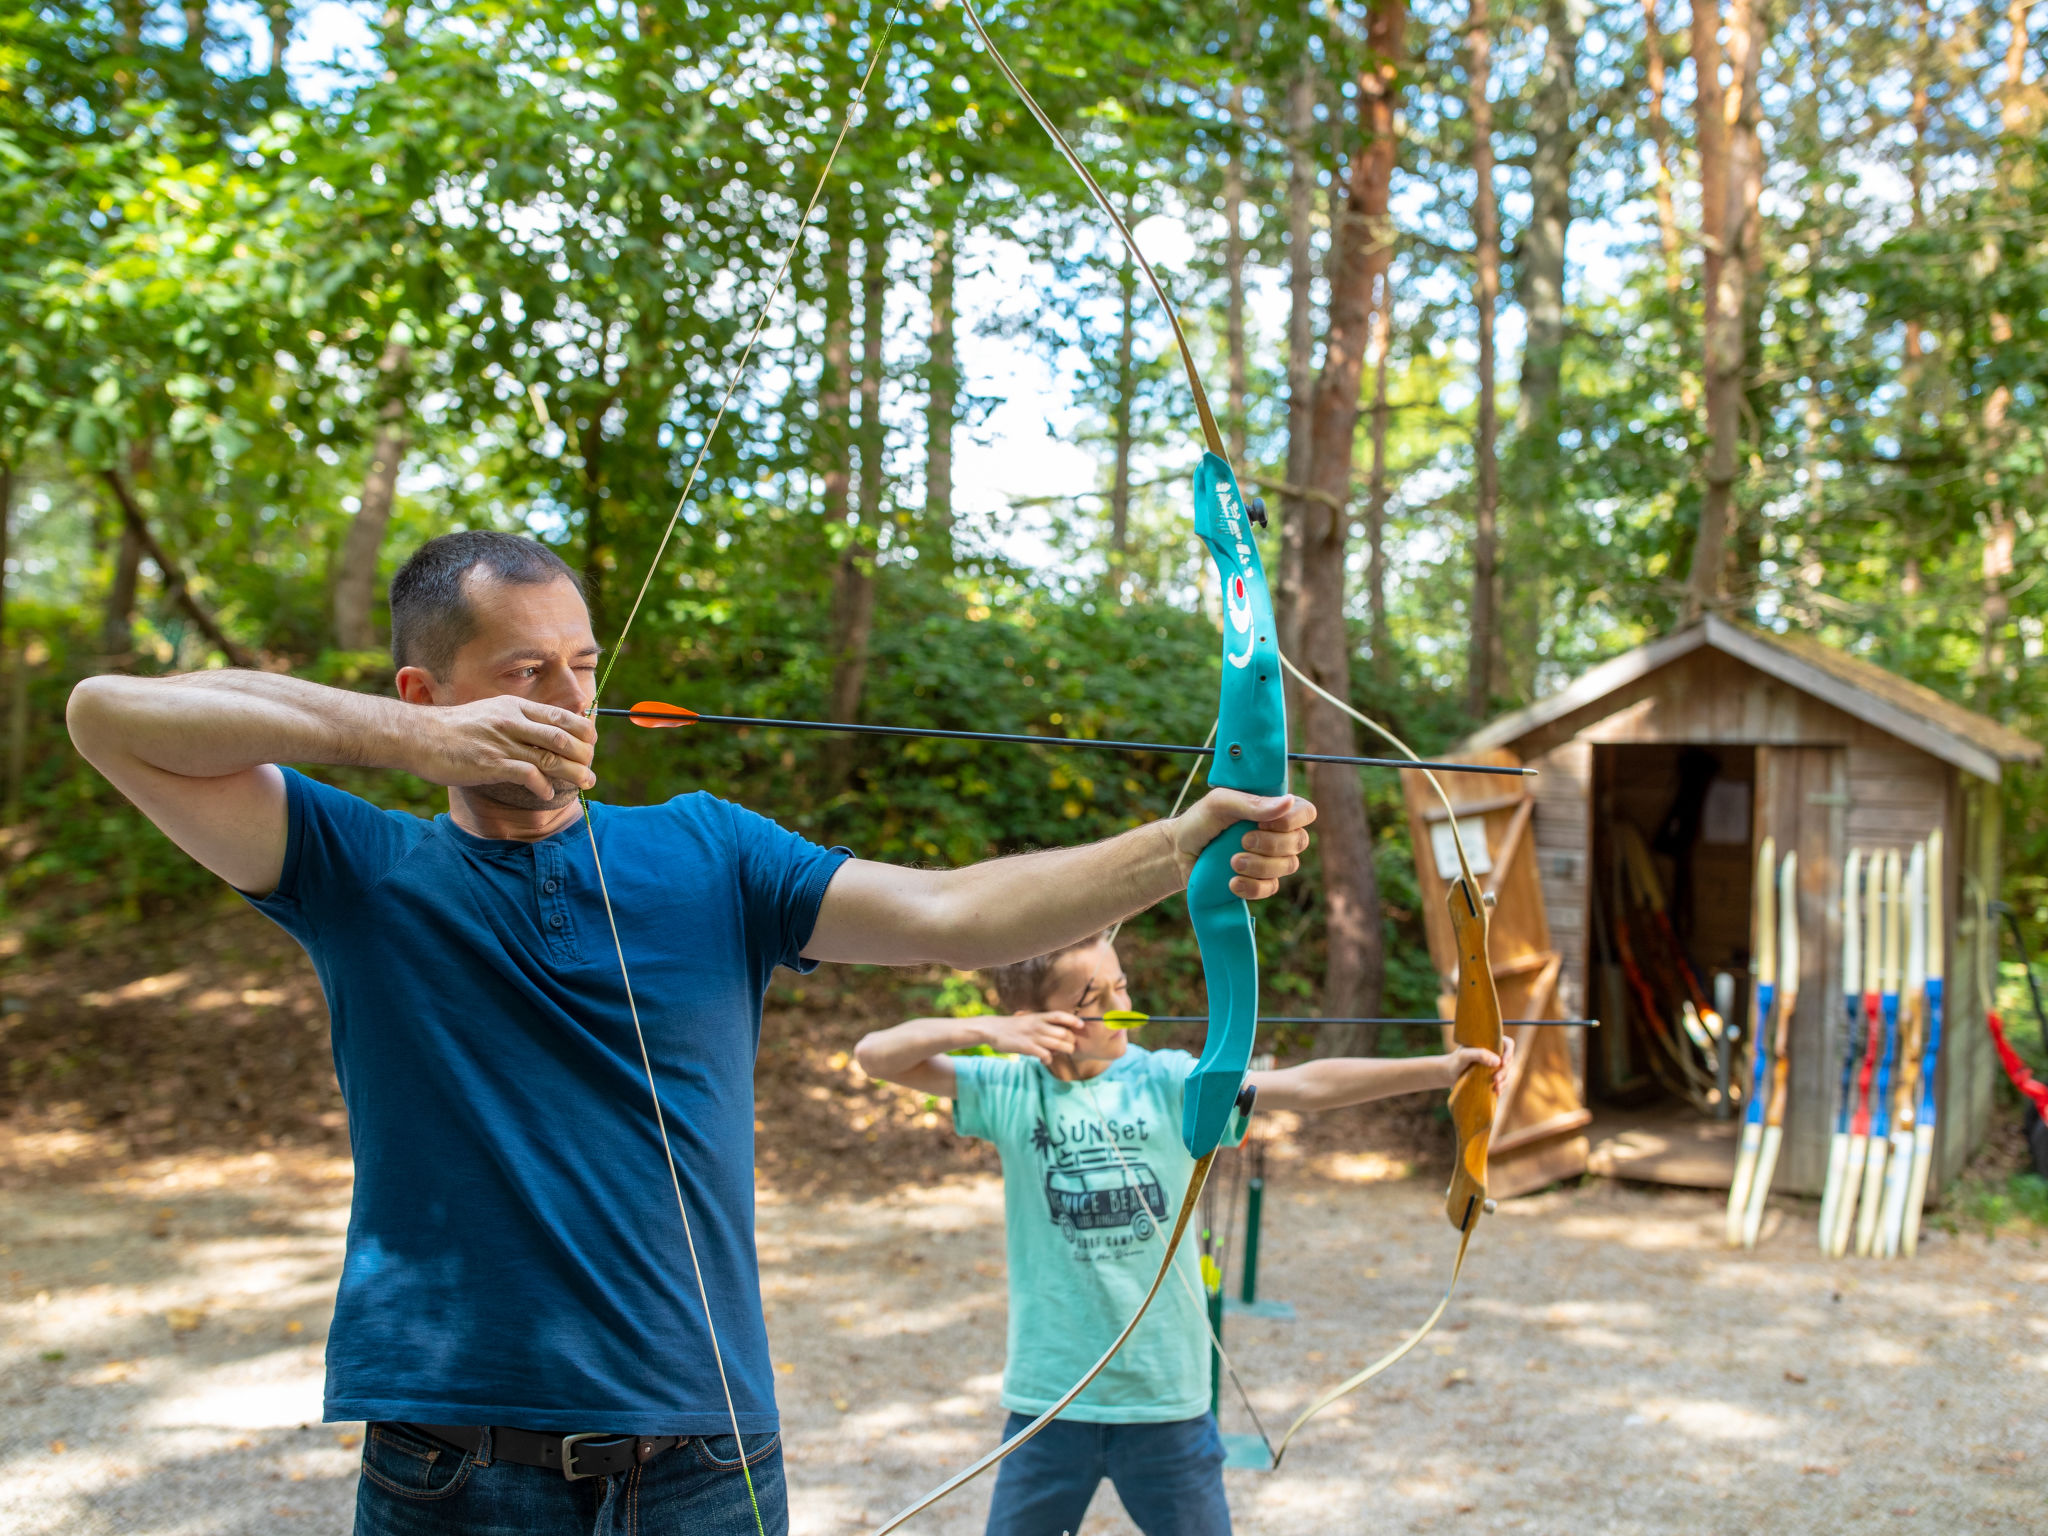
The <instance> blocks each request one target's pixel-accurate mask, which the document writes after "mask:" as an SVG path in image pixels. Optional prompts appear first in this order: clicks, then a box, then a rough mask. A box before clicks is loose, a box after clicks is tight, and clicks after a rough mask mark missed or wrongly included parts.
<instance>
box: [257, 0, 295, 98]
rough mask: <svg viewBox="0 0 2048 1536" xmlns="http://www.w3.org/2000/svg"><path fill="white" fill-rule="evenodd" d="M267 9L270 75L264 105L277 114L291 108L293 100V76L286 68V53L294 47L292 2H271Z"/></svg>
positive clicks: (289, 0) (272, 0)
mask: <svg viewBox="0 0 2048 1536" xmlns="http://www.w3.org/2000/svg"><path fill="white" fill-rule="evenodd" d="M265 9H266V11H267V12H268V14H269V17H270V73H269V75H268V77H267V80H266V90H267V92H268V94H267V95H266V96H265V98H264V104H265V105H266V106H268V107H269V108H270V110H271V111H273V112H275V111H276V110H277V109H278V108H280V107H288V106H290V105H291V100H292V85H291V76H290V75H289V74H288V73H287V72H286V70H285V67H284V58H285V52H286V50H287V49H289V48H290V47H291V45H292V6H291V0H270V3H269V5H268V6H267V7H265Z"/></svg>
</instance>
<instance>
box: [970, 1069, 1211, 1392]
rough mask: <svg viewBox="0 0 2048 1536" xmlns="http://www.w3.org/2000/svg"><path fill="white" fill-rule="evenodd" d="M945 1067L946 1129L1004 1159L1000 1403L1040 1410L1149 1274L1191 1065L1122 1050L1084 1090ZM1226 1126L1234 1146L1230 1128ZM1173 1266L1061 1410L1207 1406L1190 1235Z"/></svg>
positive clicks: (1178, 1164)
mask: <svg viewBox="0 0 2048 1536" xmlns="http://www.w3.org/2000/svg"><path fill="white" fill-rule="evenodd" d="M952 1065H953V1070H954V1073H955V1075H956V1076H957V1078H958V1080H959V1087H958V1089H957V1090H956V1092H955V1094H954V1104H953V1125H954V1128H955V1129H956V1130H958V1131H959V1132H960V1134H961V1135H963V1136H978V1137H980V1138H981V1139H982V1140H984V1141H989V1142H993V1143H994V1144H995V1147H996V1150H997V1151H998V1152H1000V1153H1001V1154H1002V1159H1003V1210H1004V1219H1005V1222H1006V1224H1007V1230H1008V1243H1009V1268H1010V1337H1009V1360H1008V1363H1007V1364H1006V1365H1005V1366H1004V1368H1003V1406H1004V1407H1005V1408H1007V1409H1009V1410H1010V1411H1011V1412H1013V1413H1030V1414H1037V1413H1043V1412H1044V1411H1045V1410H1046V1409H1047V1408H1050V1407H1051V1406H1052V1405H1053V1404H1054V1403H1055V1402H1057V1401H1058V1400H1059V1397H1060V1394H1061V1393H1063V1392H1065V1391H1066V1390H1067V1389H1068V1388H1069V1387H1071V1386H1073V1384H1074V1383H1075V1382H1077V1381H1079V1380H1080V1379H1081V1377H1082V1376H1083V1375H1085V1374H1086V1373H1087V1370H1088V1367H1090V1366H1091V1365H1093V1364H1094V1363H1095V1362H1096V1361H1097V1360H1099V1359H1101V1358H1102V1352H1103V1351H1104V1350H1106V1349H1108V1348H1109V1346H1110V1345H1111V1344H1112V1343H1113V1342H1114V1341H1115V1339H1116V1336H1117V1334H1118V1333H1119V1332H1121V1331H1122V1329H1123V1326H1124V1324H1125V1323H1127V1322H1129V1321H1130V1318H1131V1314H1132V1313H1134V1312H1136V1311H1137V1310H1138V1303H1139V1302H1141V1301H1143V1300H1144V1299H1145V1291H1146V1288H1147V1287H1149V1286H1150V1285H1151V1284H1152V1277H1153V1276H1154V1275H1156V1274H1157V1273H1158V1272H1159V1261H1160V1259H1161V1257H1162V1256H1163V1255H1164V1254H1165V1252H1166V1240H1167V1238H1168V1237H1169V1236H1170V1235H1171V1232H1172V1227H1173V1219H1174V1217H1175V1215H1176V1214H1178V1212H1179V1211H1180V1203H1181V1201H1182V1199H1183V1198H1185V1196H1186V1195H1187V1188H1188V1180H1189V1178H1190V1177H1191V1176H1192V1175H1193V1173H1194V1168H1195V1160H1194V1159H1193V1158H1191V1157H1189V1156H1188V1150H1187V1148H1186V1147H1184V1146H1182V1145H1181V1139H1180V1115H1181V1110H1180V1106H1181V1091H1182V1088H1183V1086H1184V1085H1185V1084H1186V1082H1187V1077H1188V1073H1189V1072H1191V1071H1192V1070H1194V1065H1195V1060H1194V1058H1193V1057H1192V1056H1190V1055H1188V1053H1187V1052H1186V1051H1148V1050H1145V1049H1144V1048H1142V1047H1140V1046H1136V1045H1133V1046H1131V1047H1130V1048H1129V1049H1127V1050H1126V1051H1125V1052H1124V1054H1123V1055H1122V1056H1120V1057H1118V1058H1117V1060H1116V1061H1115V1062H1114V1063H1113V1064H1112V1065H1111V1066H1110V1069H1109V1070H1108V1071H1107V1072H1104V1073H1102V1074H1101V1075H1100V1076H1098V1077H1094V1078H1091V1079H1089V1080H1088V1081H1087V1082H1085V1083H1064V1082H1061V1081H1060V1080H1059V1079H1058V1078H1056V1077H1054V1076H1053V1075H1052V1074H1051V1073H1050V1072H1048V1071H1047V1070H1046V1069H1045V1068H1044V1067H1043V1066H1041V1065H1040V1064H1039V1063H1038V1062H1036V1061H1033V1060H1032V1059H1031V1058H1030V1057H1028V1056H1027V1057H1019V1058H1017V1059H1015V1060H1011V1059H1006V1058H1004V1057H1000V1056H960V1057H955V1058H953V1061H952ZM1091 1098H1092V1099H1093V1101H1094V1102H1093V1103H1092V1104H1091V1103H1090V1099H1091ZM1231 1131H1232V1139H1233V1140H1235V1139H1237V1138H1238V1137H1241V1136H1242V1135H1243V1134H1244V1124H1243V1121H1242V1120H1241V1119H1234V1120H1233V1123H1232V1126H1231ZM1112 1135H1114V1137H1115V1150H1112V1148H1111V1140H1110V1138H1111V1136H1112ZM1119 1153H1121V1154H1122V1161H1119V1160H1118V1154H1119ZM1173 1267H1174V1269H1175V1271H1176V1272H1177V1273H1175V1274H1170V1275H1168V1276H1167V1277H1166V1282H1165V1284H1164V1285H1162V1286H1161V1287H1160V1289H1159V1295H1158V1296H1157V1298H1155V1299H1154V1301H1153V1303H1152V1307H1151V1310H1150V1311H1148V1312H1147V1313H1146V1314H1145V1318H1144V1321H1143V1322H1141V1323H1139V1324H1138V1331H1137V1332H1136V1333H1134V1334H1132V1335H1131V1340H1130V1342H1129V1343H1128V1344H1126V1345H1124V1347H1123V1348H1122V1349H1121V1350H1119V1351H1118V1352H1117V1356H1116V1358H1115V1359H1114V1360H1112V1361H1110V1363H1109V1365H1108V1366H1107V1367H1106V1368H1105V1369H1104V1370H1103V1372H1102V1374H1101V1375H1100V1376H1098V1377H1096V1378H1095V1380H1094V1381H1092V1382H1091V1383H1089V1386H1088V1390H1087V1391H1085V1392H1083V1393H1082V1394H1081V1395H1080V1396H1079V1397H1078V1398H1076V1399H1075V1400H1074V1403H1073V1406H1072V1407H1070V1408H1068V1409H1067V1411H1066V1414H1065V1417H1067V1418H1069V1419H1077V1420H1080V1421H1082V1422H1085V1423H1090V1424H1165V1423H1172V1422H1174V1421H1176V1420H1179V1419H1192V1418H1196V1417H1198V1416H1200V1415H1201V1414H1204V1413H1207V1412H1208V1411H1209V1353H1210V1351H1209V1331H1208V1327H1207V1325H1206V1323H1205V1322H1204V1320H1203V1316H1202V1307H1201V1303H1200V1301H1199V1299H1198V1298H1199V1297H1200V1296H1201V1294H1202V1281H1201V1261H1200V1258H1199V1256H1198V1253H1197V1247H1196V1244H1195V1241H1194V1239H1193V1237H1192V1236H1190V1237H1184V1238H1183V1239H1182V1240H1181V1246H1180V1250H1179V1251H1178V1252H1177V1253H1176V1254H1175V1255H1174V1259H1173ZM1183 1278H1184V1279H1185V1282H1186V1283H1185V1284H1183V1283H1182V1281H1183Z"/></svg>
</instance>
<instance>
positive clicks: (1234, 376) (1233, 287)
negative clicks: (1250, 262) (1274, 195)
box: [1223, 80, 1248, 465]
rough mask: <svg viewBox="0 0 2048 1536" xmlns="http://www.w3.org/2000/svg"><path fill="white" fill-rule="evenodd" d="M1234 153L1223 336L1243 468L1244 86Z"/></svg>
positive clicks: (1235, 458)
mask: <svg viewBox="0 0 2048 1536" xmlns="http://www.w3.org/2000/svg"><path fill="white" fill-rule="evenodd" d="M1229 112H1230V126H1231V136H1230V153H1229V154H1228V155H1227V156H1225V157H1224V161H1223V296H1224V312H1223V335H1224V349H1225V353H1226V357H1227V361H1228V366H1229V385H1228V387H1229V393H1230V400H1229V404H1228V408H1227V409H1228V414H1229V420H1228V421H1227V422H1226V423H1225V430H1226V431H1227V432H1228V433H1229V434H1230V462H1231V463H1232V464H1235V465H1241V464H1243V463H1244V444H1245V414H1244V413H1245V387H1246V377H1247V373H1248V368H1247V364H1246V359H1245V341H1244V263H1245V238H1244V147H1243V144H1242V143H1241V141H1240V139H1239V137H1238V136H1239V135H1240V134H1241V133H1242V132H1243V131H1244V82H1243V81H1241V80H1234V81H1232V82H1231V86H1230V103H1229Z"/></svg>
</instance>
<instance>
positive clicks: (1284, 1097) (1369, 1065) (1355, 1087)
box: [1244, 1040, 1515, 1110]
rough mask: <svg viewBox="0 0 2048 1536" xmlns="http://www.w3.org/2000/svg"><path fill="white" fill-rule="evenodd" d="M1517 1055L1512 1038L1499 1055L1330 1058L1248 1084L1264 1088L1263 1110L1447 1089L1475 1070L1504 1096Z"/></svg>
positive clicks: (1463, 1052) (1468, 1051) (1338, 1105)
mask: <svg viewBox="0 0 2048 1536" xmlns="http://www.w3.org/2000/svg"><path fill="white" fill-rule="evenodd" d="M1514 1054H1515V1042H1514V1041H1513V1040H1508V1041H1507V1042H1506V1050H1505V1052H1504V1053H1503V1054H1502V1055H1499V1056H1496V1055H1494V1054H1493V1052H1491V1051H1483V1050H1481V1049H1479V1047H1477V1046H1474V1045H1466V1046H1460V1047H1459V1048H1458V1049H1457V1050H1455V1051H1450V1052H1447V1053H1446V1054H1444V1055H1442V1056H1400V1057H1388V1056H1326V1057H1324V1058H1323V1059H1322V1060H1320V1061H1305V1062H1303V1063H1302V1064H1301V1065H1300V1066H1298V1067H1283V1068H1282V1069H1280V1070H1279V1071H1277V1072H1248V1073H1246V1074H1245V1079H1244V1080H1245V1081H1246V1082H1247V1083H1251V1084H1253V1085H1255V1086H1256V1087H1257V1088H1258V1090H1259V1097H1258V1108H1260V1109H1298V1110H1317V1109H1342V1108H1343V1107H1344V1106H1345V1105H1347V1104H1365V1103H1369V1102H1371V1101H1372V1100H1374V1099H1391V1098H1395V1097H1398V1096H1399V1095H1401V1094H1404V1093H1427V1092H1430V1091H1431V1090H1437V1091H1442V1090H1447V1089H1449V1088H1450V1086H1451V1085H1452V1084H1453V1083H1455V1082H1457V1080H1458V1079H1459V1078H1460V1077H1463V1076H1464V1075H1465V1070H1466V1068H1468V1067H1473V1066H1488V1067H1491V1068H1492V1069H1493V1087H1494V1091H1495V1092H1496V1093H1498V1092H1499V1091H1500V1090H1501V1088H1502V1087H1503V1086H1504V1085H1505V1083H1506V1078H1507V1070H1508V1068H1507V1064H1508V1061H1509V1060H1510V1059H1511V1058H1512V1057H1513V1056H1514Z"/></svg>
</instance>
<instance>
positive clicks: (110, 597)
mask: <svg viewBox="0 0 2048 1536" xmlns="http://www.w3.org/2000/svg"><path fill="white" fill-rule="evenodd" d="M141 580H142V537H141V535H140V534H138V533H137V532H136V531H135V527H134V525H133V524H132V523H130V522H129V521H127V520H126V519H123V521H122V523H121V539H120V543H119V544H118V545H117V546H116V548H115V550H114V579H113V580H112V581H110V582H109V583H108V584H107V606H106V611H105V615H104V617H102V618H101V620H100V654H101V655H102V656H104V657H106V658H107V661H108V664H109V665H111V666H117V667H125V666H127V665H128V663H129V661H130V659H131V657H130V652H131V651H133V650H134V648H135V593H136V590H137V588H138V587H139V586H140V585H141Z"/></svg>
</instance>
